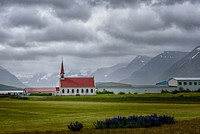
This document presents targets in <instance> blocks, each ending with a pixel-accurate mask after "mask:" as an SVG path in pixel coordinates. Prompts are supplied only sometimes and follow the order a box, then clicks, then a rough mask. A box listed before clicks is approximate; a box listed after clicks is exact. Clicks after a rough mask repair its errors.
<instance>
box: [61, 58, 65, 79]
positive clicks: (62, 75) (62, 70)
mask: <svg viewBox="0 0 200 134" xmlns="http://www.w3.org/2000/svg"><path fill="white" fill-rule="evenodd" d="M64 75H65V72H64V65H63V59H62V63H61V70H60V78H61V79H64V77H65V76H64Z"/></svg>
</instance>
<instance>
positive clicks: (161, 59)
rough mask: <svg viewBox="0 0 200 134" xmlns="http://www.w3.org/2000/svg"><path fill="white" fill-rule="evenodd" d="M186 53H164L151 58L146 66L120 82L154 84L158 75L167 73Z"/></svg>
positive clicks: (157, 79)
mask: <svg viewBox="0 0 200 134" xmlns="http://www.w3.org/2000/svg"><path fill="white" fill-rule="evenodd" d="M186 54H188V53H187V52H178V51H166V52H163V53H161V54H159V55H157V56H155V57H153V58H152V59H151V60H150V61H149V62H148V63H147V64H146V65H144V66H143V67H142V68H141V69H139V70H138V71H136V72H134V73H132V75H131V76H130V77H128V78H126V79H124V80H121V81H120V82H124V83H129V84H137V85H140V84H142V85H143V84H144V85H149V84H155V83H157V82H158V81H160V80H161V79H159V78H160V75H161V74H162V73H164V72H165V71H167V70H168V69H169V68H170V67H171V66H172V65H173V64H175V63H176V62H178V61H179V60H180V59H182V58H183V57H184V56H185V55H186Z"/></svg>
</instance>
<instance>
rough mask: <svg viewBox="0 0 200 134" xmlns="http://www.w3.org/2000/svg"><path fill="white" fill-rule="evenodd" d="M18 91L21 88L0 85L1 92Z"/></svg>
mask: <svg viewBox="0 0 200 134" xmlns="http://www.w3.org/2000/svg"><path fill="white" fill-rule="evenodd" d="M18 89H21V88H17V87H12V86H7V85H3V84H0V91H1V90H18Z"/></svg>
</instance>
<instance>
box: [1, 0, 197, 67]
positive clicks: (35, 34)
mask: <svg viewBox="0 0 200 134" xmlns="http://www.w3.org/2000/svg"><path fill="white" fill-rule="evenodd" d="M0 3H1V4H0V61H6V60H8V61H9V60H12V61H13V62H15V60H16V62H20V61H29V64H31V62H32V61H38V62H39V63H42V62H43V60H44V58H45V59H48V58H49V59H51V60H52V61H55V60H56V59H57V58H59V57H61V56H64V57H67V58H68V60H70V61H71V62H73V61H76V62H77V63H78V62H81V63H82V62H83V61H86V63H88V62H87V61H93V62H94V64H93V65H94V66H95V65H100V62H102V64H104V63H113V64H114V63H117V62H120V61H116V58H119V59H120V60H123V59H124V57H125V58H127V57H131V56H136V55H141V54H146V55H150V56H153V55H156V54H158V53H160V52H162V51H167V50H177V51H179V50H180V51H182V50H185V51H187V50H189V51H190V49H192V47H194V46H196V45H199V42H200V38H199V37H200V19H199V16H200V3H199V1H198V0H190V1H189V0H1V2H0ZM8 52H9V53H8ZM103 59H104V60H105V59H106V60H105V61H106V62H104V61H99V60H103ZM98 62H99V63H98ZM33 63H34V62H33ZM69 64H70V63H69ZM71 64H74V63H71ZM82 66H84V65H82ZM85 66H86V65H85ZM95 67H96V66H95Z"/></svg>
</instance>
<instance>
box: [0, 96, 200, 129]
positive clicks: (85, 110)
mask: <svg viewBox="0 0 200 134" xmlns="http://www.w3.org/2000/svg"><path fill="white" fill-rule="evenodd" d="M199 99H200V94H198V93H185V94H175V95H172V94H143V95H97V96H61V97H59V96H57V97H30V98H29V100H20V99H13V98H0V133H23V132H25V133H35V132H40V133H42V132H44V133H50V132H60V133H61V132H64V133H66V132H70V131H69V130H68V129H67V125H68V124H69V123H71V122H75V121H79V122H81V123H83V125H84V129H83V131H82V132H90V133H117V132H119V133H120V132H124V131H125V132H124V133H129V132H132V131H138V133H140V132H141V133H142V132H143V131H144V132H147V131H146V129H144V128H141V129H134V130H133V129H127V130H124V129H118V130H95V129H94V127H93V122H96V121H97V120H104V119H105V118H109V117H116V116H130V115H150V114H154V113H156V114H158V115H159V114H167V115H170V116H174V117H175V119H176V121H177V123H176V124H174V125H171V126H167V125H166V126H162V127H159V128H158V127H156V128H149V129H148V130H152V132H153V131H155V132H157V131H158V132H159V130H160V129H162V128H163V129H166V130H168V129H170V130H172V131H175V128H174V129H173V127H176V126H177V125H178V124H181V123H182V124H184V123H185V124H187V126H189V125H188V122H187V121H188V120H189V121H190V120H191V122H190V123H194V122H198V123H197V125H198V124H200V123H199V122H200V101H199ZM192 120H193V121H192ZM197 125H194V124H193V125H191V127H196V128H197V129H195V132H199V129H198V128H200V127H199V126H197ZM181 126H182V125H181ZM179 127H180V126H177V128H179ZM155 129H156V130H155ZM183 129H184V127H183ZM191 129H192V128H191ZM177 130H178V129H177ZM115 131H116V132H115ZM187 131H188V129H187Z"/></svg>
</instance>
